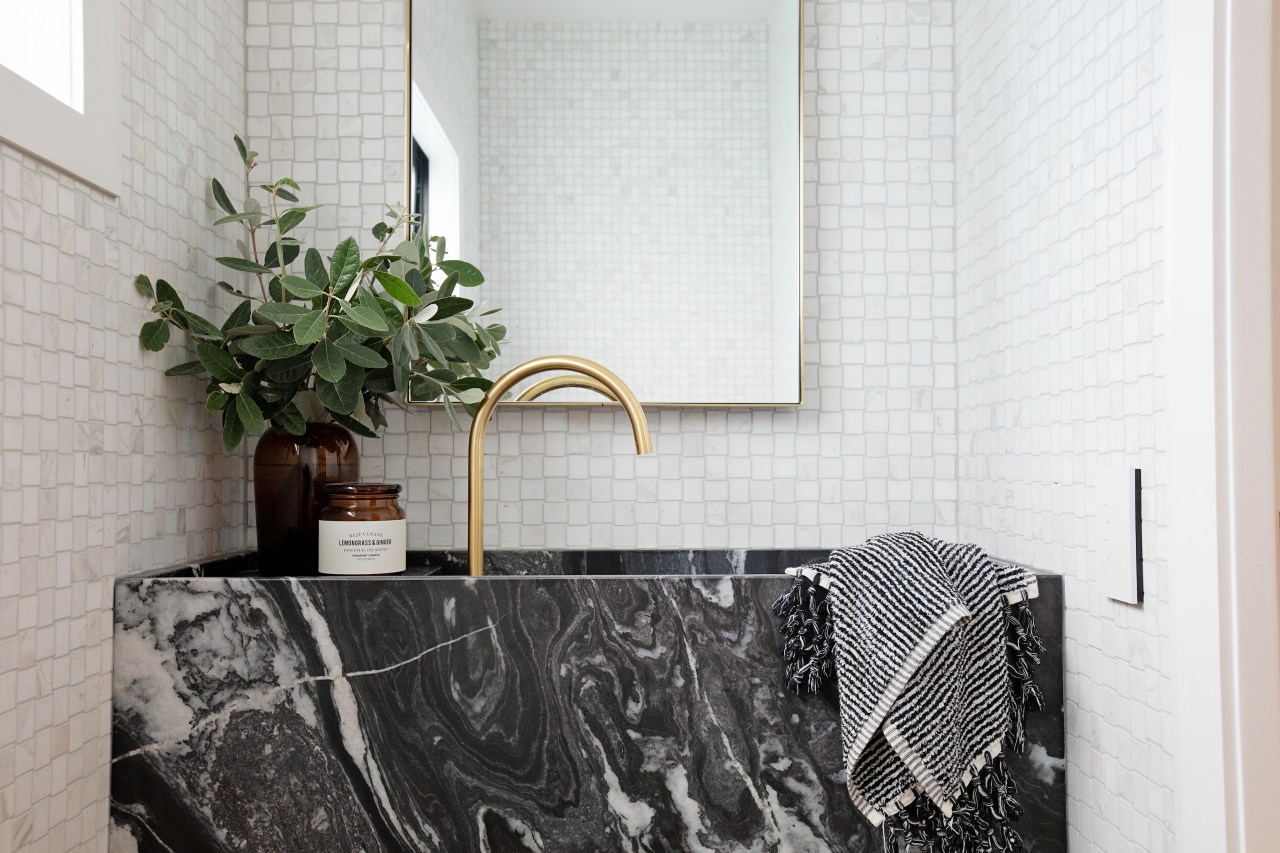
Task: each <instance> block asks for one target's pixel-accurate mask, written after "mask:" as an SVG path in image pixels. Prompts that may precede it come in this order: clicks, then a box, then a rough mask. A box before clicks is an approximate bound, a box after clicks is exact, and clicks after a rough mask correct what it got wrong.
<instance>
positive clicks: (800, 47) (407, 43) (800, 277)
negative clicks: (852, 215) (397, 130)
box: [404, 0, 809, 409]
mask: <svg viewBox="0 0 1280 853" xmlns="http://www.w3.org/2000/svg"><path fill="white" fill-rule="evenodd" d="M796 3H797V7H798V12H799V15H800V27H799V37H798V39H797V45H796V55H797V58H798V60H799V66H800V67H799V69H798V73H797V75H796V76H797V86H798V87H799V93H798V94H799V97H798V99H797V103H798V104H799V115H797V116H796V132H797V133H798V134H799V135H800V144H799V146H798V150H799V157H798V158H797V160H796V196H797V199H796V201H797V208H796V209H797V211H798V212H799V215H798V216H797V217H796V219H797V222H796V231H797V235H796V236H797V241H798V242H797V244H796V245H797V246H798V247H799V251H798V252H797V253H796V254H797V258H796V290H797V296H796V298H797V300H798V303H799V311H798V314H797V316H798V319H799V322H800V329H799V337H798V340H799V347H798V352H797V353H796V357H797V359H798V361H799V376H798V377H797V382H798V389H799V396H798V398H797V399H796V401H795V402H784V403H664V402H657V401H654V402H649V401H646V400H641V401H640V405H642V406H645V407H652V408H658V409H799V408H802V407H803V406H804V404H805V370H804V250H805V247H804V214H805V208H804V178H805V175H804V166H805V154H804V73H805V67H804V10H805V6H806V5H807V4H808V3H809V0H796ZM412 108H413V0H404V199H405V201H404V203H405V205H406V207H407V206H408V205H409V203H410V199H412V198H413V188H412V186H411V184H412V182H413V120H412V119H413V115H412ZM609 367H612V365H609ZM405 403H406V404H407V405H410V406H441V407H443V405H444V404H443V403H441V402H439V401H424V400H406V401H405ZM498 405H501V406H517V407H518V406H538V407H541V408H561V407H567V408H586V407H590V408H600V407H601V406H611V407H615V408H616V407H618V406H619V403H618V401H616V400H608V399H604V398H601V399H598V400H561V401H556V400H544V399H541V398H538V399H532V400H503V401H502V402H501V403H499V404H498Z"/></svg>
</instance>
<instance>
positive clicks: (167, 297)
mask: <svg viewBox="0 0 1280 853" xmlns="http://www.w3.org/2000/svg"><path fill="white" fill-rule="evenodd" d="M156 299H158V300H159V301H161V302H168V303H170V304H171V305H173V307H174V308H184V307H186V306H184V305H183V304H182V299H181V298H179V296H178V291H176V290H174V289H173V285H171V284H169V282H167V281H165V280H164V279H162V278H161V279H157V280H156Z"/></svg>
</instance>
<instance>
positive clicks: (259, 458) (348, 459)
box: [253, 424, 360, 577]
mask: <svg viewBox="0 0 1280 853" xmlns="http://www.w3.org/2000/svg"><path fill="white" fill-rule="evenodd" d="M359 479H360V452H359V451H358V450H357V449H356V441H355V439H354V438H353V437H352V435H351V433H349V432H347V430H345V429H344V428H342V427H340V426H338V425H337V424H308V425H307V433H306V435H286V434H282V433H278V432H276V431H275V430H270V429H269V430H267V431H266V433H265V434H263V436H262V438H261V439H259V441H258V449H257V450H256V451H254V454H253V500H254V507H255V509H256V511H257V519H258V567H259V570H260V571H261V572H262V574H263V575H266V576H270V577H283V576H286V575H290V576H292V575H314V574H317V573H318V571H319V567H318V557H317V545H316V543H317V536H318V535H319V529H320V527H319V524H320V511H321V509H323V508H324V503H325V495H324V487H325V485H326V484H328V483H342V482H352V481H355V480H359Z"/></svg>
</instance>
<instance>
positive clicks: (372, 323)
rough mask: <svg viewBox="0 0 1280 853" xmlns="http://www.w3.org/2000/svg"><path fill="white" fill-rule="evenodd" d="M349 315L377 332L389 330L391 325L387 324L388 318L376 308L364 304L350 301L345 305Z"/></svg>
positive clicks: (344, 307) (344, 308)
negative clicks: (354, 303) (353, 303)
mask: <svg viewBox="0 0 1280 853" xmlns="http://www.w3.org/2000/svg"><path fill="white" fill-rule="evenodd" d="M343 310H344V311H346V313H347V316H348V317H350V318H351V319H352V320H354V321H355V322H356V323H358V324H360V325H361V326H364V327H365V328H366V329H373V330H374V331H376V332H389V331H390V330H391V327H390V326H388V325H387V318H386V317H383V316H382V313H381V312H379V311H378V310H376V309H374V308H369V307H366V306H364V305H352V304H350V303H348V304H346V305H344V306H343Z"/></svg>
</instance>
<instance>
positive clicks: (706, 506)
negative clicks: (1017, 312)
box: [250, 0, 957, 548]
mask: <svg viewBox="0 0 1280 853" xmlns="http://www.w3.org/2000/svg"><path fill="white" fill-rule="evenodd" d="M253 5H254V4H252V3H251V12H252V6H253ZM295 5H297V4H295ZM806 19H807V27H806V32H807V34H808V35H807V47H806V53H807V56H806V68H808V69H809V73H808V74H807V77H806V93H807V94H806V97H805V111H806V133H807V139H806V144H805V150H806V159H807V163H808V165H807V167H806V175H807V185H806V192H805V196H806V204H807V207H808V209H807V211H806V223H807V227H806V234H805V248H806V254H805V268H806V300H805V312H806V318H807V319H806V330H805V334H806V350H805V358H806V362H807V363H806V367H805V384H806V398H807V402H806V405H805V406H804V408H803V409H800V410H798V411H797V410H760V411H725V410H710V411H708V410H653V411H651V412H650V422H651V426H652V428H653V433H654V443H655V447H656V451H657V452H656V454H655V455H653V456H648V457H639V458H637V457H636V456H634V449H633V448H632V447H631V436H630V427H629V425H628V424H627V421H626V419H625V417H624V416H622V415H621V414H619V413H615V412H612V411H605V410H600V411H584V410H571V411H566V410H563V409H560V410H557V409H545V410H543V409H533V410H519V411H517V410H508V411H500V412H499V413H498V415H497V416H496V418H495V422H494V424H493V425H491V427H490V439H489V444H488V447H489V455H488V459H487V460H486V466H485V467H486V472H487V477H488V478H489V484H488V488H487V490H486V494H487V496H488V501H487V507H486V518H487V520H488V537H487V541H488V543H489V544H490V545H491V546H500V547H507V548H535V547H552V548H557V547H591V548H610V547H651V548H652V547H662V548H699V547H789V546H813V547H834V546H838V545H844V544H848V543H850V542H857V541H860V540H861V539H863V538H865V537H866V536H868V535H870V534H873V533H876V532H879V531H882V530H886V529H888V528H890V527H894V528H898V527H904V526H914V527H917V528H919V529H922V530H925V531H932V532H934V533H936V534H938V535H941V536H954V535H956V533H957V527H956V497H957V479H956V477H957V472H956V452H957V446H956V431H955V430H956V424H955V411H956V384H955V383H956V348H955V343H954V335H953V332H954V311H955V301H954V265H955V264H954V255H953V247H952V230H953V225H954V222H953V200H952V196H953V180H954V174H953V173H954V168H953V164H952V133H953V128H952V86H953V81H952V56H951V44H952V41H953V32H952V22H951V19H950V5H949V4H946V3H942V4H934V5H929V4H910V6H909V7H908V6H905V5H904V4H902V3H877V2H863V3H841V2H837V0H818V2H810V3H808V4H806ZM251 63H252V58H251ZM253 97H254V96H253V94H252V93H251V94H250V99H251V102H252V99H253ZM506 319H507V321H508V323H510V324H511V325H512V327H513V328H514V329H516V330H517V331H518V329H519V321H518V318H516V317H515V316H514V314H512V315H510V316H507V317H506ZM362 449H363V452H364V473H365V475H366V476H372V477H384V476H385V477H387V478H389V479H392V480H395V481H398V482H404V483H406V484H407V489H406V494H405V503H406V505H407V509H408V512H409V515H410V518H411V520H412V521H411V524H410V547H415V548H426V547H433V548H442V547H465V543H466V501H465V497H466V437H465V435H462V434H459V433H455V432H453V431H452V430H451V429H450V428H449V425H448V421H447V419H445V418H444V417H443V415H442V414H440V413H439V412H431V411H423V412H419V413H415V414H414V415H411V416H408V417H406V416H404V415H399V414H396V415H393V416H392V424H391V428H390V429H389V430H388V431H387V434H386V436H385V437H384V438H383V439H382V440H381V441H365V442H363V445H362Z"/></svg>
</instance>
